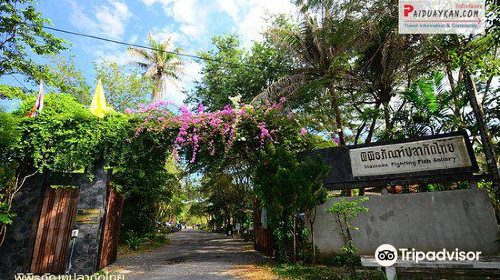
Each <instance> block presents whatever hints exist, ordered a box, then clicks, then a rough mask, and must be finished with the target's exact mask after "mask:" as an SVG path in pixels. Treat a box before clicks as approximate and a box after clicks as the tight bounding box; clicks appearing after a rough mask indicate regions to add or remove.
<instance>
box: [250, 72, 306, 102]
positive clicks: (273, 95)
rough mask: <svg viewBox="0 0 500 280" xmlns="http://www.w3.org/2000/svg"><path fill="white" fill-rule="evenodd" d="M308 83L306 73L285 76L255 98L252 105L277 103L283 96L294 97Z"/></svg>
mask: <svg viewBox="0 0 500 280" xmlns="http://www.w3.org/2000/svg"><path fill="white" fill-rule="evenodd" d="M306 81H307V75H306V73H296V74H292V75H289V76H285V77H283V78H281V79H279V80H277V81H276V82H274V83H272V84H271V85H270V86H269V87H268V88H267V89H265V90H264V91H263V92H261V93H259V94H258V95H257V96H255V97H254V98H253V100H252V102H251V104H258V103H260V102H265V101H270V102H271V101H277V100H278V99H279V98H280V97H282V96H287V97H288V96H290V95H293V94H294V93H295V92H296V91H297V89H299V88H300V87H301V86H302V85H304V84H305V83H306Z"/></svg>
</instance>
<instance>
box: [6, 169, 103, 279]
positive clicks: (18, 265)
mask: <svg viewBox="0 0 500 280" xmlns="http://www.w3.org/2000/svg"><path fill="white" fill-rule="evenodd" d="M92 172H93V180H92V181H89V180H88V179H87V177H86V176H85V174H69V173H50V174H38V175H36V176H33V177H31V178H29V179H28V180H27V181H26V183H25V185H24V186H23V188H22V190H21V191H20V192H19V193H18V194H17V195H16V197H15V199H14V203H13V211H14V212H15V213H16V214H17V216H16V218H15V219H14V222H13V224H12V226H10V227H9V229H8V231H7V236H6V240H5V242H4V244H3V245H2V246H1V247H0V279H1V280H4V279H5V280H11V279H13V278H14V275H15V274H16V273H19V272H23V273H26V272H29V269H30V264H31V258H32V255H33V247H34V244H35V238H37V236H36V231H37V227H38V221H39V218H40V213H41V208H42V204H43V198H44V193H45V190H46V188H47V187H48V186H50V185H78V186H80V195H79V198H78V204H77V209H99V210H100V219H99V223H97V224H78V223H75V225H74V226H73V228H74V229H78V230H79V235H78V238H77V239H76V243H75V248H74V253H73V260H72V268H73V269H72V271H71V272H72V273H76V274H81V275H87V274H92V273H94V272H95V271H96V269H97V266H98V261H99V249H100V244H101V236H102V228H103V225H104V217H105V211H106V202H107V185H106V182H107V174H106V173H105V172H104V161H100V162H98V163H97V164H96V165H95V168H94V170H93V171H92ZM69 249H70V248H68V250H69ZM68 255H69V254H68Z"/></svg>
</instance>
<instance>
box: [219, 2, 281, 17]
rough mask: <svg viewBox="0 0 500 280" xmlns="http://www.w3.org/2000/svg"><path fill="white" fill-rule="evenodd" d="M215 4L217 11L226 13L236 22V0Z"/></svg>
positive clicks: (237, 5) (237, 9)
mask: <svg viewBox="0 0 500 280" xmlns="http://www.w3.org/2000/svg"><path fill="white" fill-rule="evenodd" d="M271 1H272V0H271ZM215 2H216V3H217V7H218V9H219V10H221V11H223V12H226V13H227V14H228V15H230V16H231V17H232V18H233V19H234V20H237V18H238V13H239V11H240V7H239V3H237V0H216V1H215Z"/></svg>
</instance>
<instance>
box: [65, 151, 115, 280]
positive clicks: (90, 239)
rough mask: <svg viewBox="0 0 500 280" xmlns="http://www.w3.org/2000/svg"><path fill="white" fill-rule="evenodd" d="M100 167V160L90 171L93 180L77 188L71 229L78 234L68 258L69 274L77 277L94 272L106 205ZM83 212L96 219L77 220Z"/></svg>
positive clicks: (104, 181) (102, 163) (105, 179)
mask: <svg viewBox="0 0 500 280" xmlns="http://www.w3.org/2000/svg"><path fill="white" fill-rule="evenodd" d="M104 165H105V163H104V159H102V158H101V159H100V160H99V161H97V163H96V164H95V166H94V170H93V175H94V178H93V180H92V181H91V182H88V183H85V184H82V186H81V187H80V197H79V199H78V204H77V218H76V222H75V226H74V229H77V230H78V231H79V233H78V237H77V238H76V243H75V248H74V252H73V258H72V268H73V271H71V272H70V273H76V274H77V275H89V274H93V273H94V272H95V271H96V270H97V269H98V264H99V246H100V244H101V237H102V228H103V225H104V217H105V211H106V202H107V197H106V196H107V193H106V192H107V186H106V182H107V174H106V172H105V171H104ZM85 210H91V211H98V212H99V217H98V219H97V220H80V219H79V216H78V214H79V213H80V214H81V213H82V211H85Z"/></svg>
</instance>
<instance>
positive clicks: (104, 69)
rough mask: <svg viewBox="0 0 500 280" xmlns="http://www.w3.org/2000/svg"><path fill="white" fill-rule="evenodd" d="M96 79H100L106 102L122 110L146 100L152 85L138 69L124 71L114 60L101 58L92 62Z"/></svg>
mask: <svg viewBox="0 0 500 280" xmlns="http://www.w3.org/2000/svg"><path fill="white" fill-rule="evenodd" d="M94 70H95V73H96V79H97V80H99V79H100V80H101V82H102V86H103V88H104V89H105V92H106V102H108V104H109V105H111V106H112V107H113V108H114V109H115V110H117V111H119V112H124V111H125V109H127V108H133V107H136V106H137V105H139V104H141V103H145V102H146V101H147V96H148V92H149V91H150V89H151V88H152V87H153V85H152V83H151V81H150V80H149V79H148V78H147V77H144V76H142V75H141V74H140V73H139V71H137V70H132V71H129V72H126V69H125V67H123V66H120V65H118V64H117V63H116V62H111V61H106V60H102V61H100V62H98V63H95V64H94Z"/></svg>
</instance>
